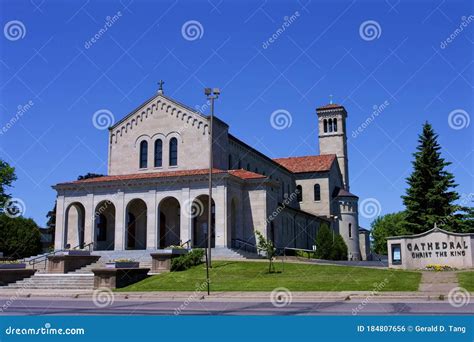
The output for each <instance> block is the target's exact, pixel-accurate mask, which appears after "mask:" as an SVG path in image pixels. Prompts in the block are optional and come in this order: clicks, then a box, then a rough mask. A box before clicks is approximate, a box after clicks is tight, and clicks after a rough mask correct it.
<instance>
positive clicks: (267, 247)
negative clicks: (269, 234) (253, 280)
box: [255, 230, 276, 273]
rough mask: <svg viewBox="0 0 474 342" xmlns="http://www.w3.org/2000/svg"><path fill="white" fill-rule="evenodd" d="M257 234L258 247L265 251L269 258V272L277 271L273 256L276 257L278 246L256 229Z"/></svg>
mask: <svg viewBox="0 0 474 342" xmlns="http://www.w3.org/2000/svg"><path fill="white" fill-rule="evenodd" d="M255 235H257V248H258V249H259V250H261V251H264V252H265V257H266V258H267V259H268V262H269V264H268V273H273V272H275V266H274V265H273V258H274V257H275V253H276V248H275V246H273V242H271V241H270V240H267V239H266V238H265V237H264V236H263V234H262V233H260V232H259V231H258V230H256V231H255Z"/></svg>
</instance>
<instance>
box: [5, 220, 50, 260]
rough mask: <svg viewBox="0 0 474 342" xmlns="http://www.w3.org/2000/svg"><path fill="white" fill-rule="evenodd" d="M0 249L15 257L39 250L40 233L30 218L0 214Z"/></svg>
mask: <svg viewBox="0 0 474 342" xmlns="http://www.w3.org/2000/svg"><path fill="white" fill-rule="evenodd" d="M0 251H2V252H3V253H4V256H7V257H13V258H15V259H19V258H25V257H29V256H31V255H36V254H38V253H40V252H41V234H40V230H39V228H38V226H37V225H36V223H35V222H34V221H33V220H32V219H27V218H24V217H21V216H20V217H9V216H7V215H5V214H0Z"/></svg>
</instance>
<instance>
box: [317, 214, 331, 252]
mask: <svg viewBox="0 0 474 342" xmlns="http://www.w3.org/2000/svg"><path fill="white" fill-rule="evenodd" d="M332 240H333V237H332V232H331V229H330V228H329V226H328V225H327V224H326V223H323V224H321V227H319V230H318V235H316V258H317V259H330V258H331V250H332V244H333V241H332Z"/></svg>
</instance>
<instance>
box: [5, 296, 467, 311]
mask: <svg viewBox="0 0 474 342" xmlns="http://www.w3.org/2000/svg"><path fill="white" fill-rule="evenodd" d="M359 305H360V306H359ZM180 306H181V310H180V309H179V308H180ZM358 306H359V308H360V309H359V310H357V308H358ZM0 308H2V310H3V312H2V310H0V315H174V314H175V313H176V312H179V313H180V314H181V315H352V314H353V312H354V310H356V312H357V313H358V314H360V315H472V313H473V312H474V303H470V304H467V305H465V306H463V307H461V308H455V307H453V306H451V305H450V304H449V303H447V302H426V301H424V302H421V301H420V302H411V303H399V302H379V303H374V302H370V303H368V304H367V305H362V304H361V302H360V301H359V302H355V301H337V302H335V301H333V302H293V303H291V304H290V305H286V306H284V307H281V308H277V307H274V306H273V305H272V304H271V303H269V302H245V301H238V302H224V301H204V300H200V301H194V302H191V303H189V304H188V305H185V304H184V303H183V302H182V301H150V300H148V301H136V300H115V301H114V302H113V303H112V304H110V305H108V306H106V307H98V306H97V305H95V304H94V302H93V301H92V300H88V299H48V298H46V299H36V298H35V299H17V300H14V301H12V302H7V301H6V300H4V299H0ZM177 310H178V311H177Z"/></svg>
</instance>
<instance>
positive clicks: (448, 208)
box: [402, 122, 462, 234]
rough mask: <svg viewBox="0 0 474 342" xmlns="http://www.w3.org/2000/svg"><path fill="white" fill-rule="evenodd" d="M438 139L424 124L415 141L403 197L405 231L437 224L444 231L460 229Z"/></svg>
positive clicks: (451, 181)
mask: <svg viewBox="0 0 474 342" xmlns="http://www.w3.org/2000/svg"><path fill="white" fill-rule="evenodd" d="M437 138H438V135H437V134H436V133H435V132H434V130H433V128H432V127H431V125H430V124H429V123H428V122H426V123H425V124H424V125H423V132H422V133H421V135H420V136H419V139H418V143H419V145H418V147H417V151H416V152H415V153H414V154H413V156H414V157H415V160H414V161H413V172H412V174H411V176H410V177H408V178H407V182H408V185H409V187H408V189H407V191H406V195H405V196H402V198H403V203H404V204H405V207H406V211H405V213H406V218H405V221H406V223H405V224H406V229H407V230H408V231H410V232H412V233H415V234H417V233H421V232H424V231H427V230H429V229H431V228H433V226H434V224H435V223H437V224H438V225H439V226H443V228H444V229H446V230H451V231H456V230H458V229H459V223H460V220H461V216H462V215H461V216H459V215H458V214H456V212H457V211H458V210H459V207H458V206H457V205H455V204H454V202H455V201H456V200H458V199H459V195H458V193H457V192H456V191H455V190H454V188H455V187H456V186H457V184H456V183H455V181H454V176H453V174H452V173H450V172H448V171H446V169H445V168H446V167H447V166H449V165H450V164H451V163H450V162H446V161H445V160H444V159H443V158H441V153H440V149H441V147H440V145H439V144H438V142H437Z"/></svg>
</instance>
